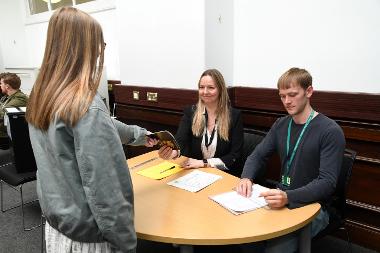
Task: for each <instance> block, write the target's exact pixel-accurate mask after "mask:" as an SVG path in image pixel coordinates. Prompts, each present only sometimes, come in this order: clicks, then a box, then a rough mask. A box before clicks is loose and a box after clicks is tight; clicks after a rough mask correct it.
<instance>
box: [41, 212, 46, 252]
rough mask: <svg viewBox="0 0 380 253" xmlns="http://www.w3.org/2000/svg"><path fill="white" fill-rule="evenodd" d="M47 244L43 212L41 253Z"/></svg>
mask: <svg viewBox="0 0 380 253" xmlns="http://www.w3.org/2000/svg"><path fill="white" fill-rule="evenodd" d="M44 246H45V216H44V215H43V214H41V253H44V252H45V251H44Z"/></svg>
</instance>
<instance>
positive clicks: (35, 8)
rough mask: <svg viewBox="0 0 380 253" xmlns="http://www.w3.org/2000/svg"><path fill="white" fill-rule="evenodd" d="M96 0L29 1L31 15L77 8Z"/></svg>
mask: <svg viewBox="0 0 380 253" xmlns="http://www.w3.org/2000/svg"><path fill="white" fill-rule="evenodd" d="M92 1H95V0H28V2H29V11H30V15H34V14H38V13H43V12H47V11H52V10H55V9H58V8H59V7H62V6H75V5H78V4H83V3H87V2H92Z"/></svg>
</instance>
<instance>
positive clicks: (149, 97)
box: [146, 92, 158, 102]
mask: <svg viewBox="0 0 380 253" xmlns="http://www.w3.org/2000/svg"><path fill="white" fill-rule="evenodd" d="M157 99H158V94H157V92H147V93H146V100H148V101H153V102H157Z"/></svg>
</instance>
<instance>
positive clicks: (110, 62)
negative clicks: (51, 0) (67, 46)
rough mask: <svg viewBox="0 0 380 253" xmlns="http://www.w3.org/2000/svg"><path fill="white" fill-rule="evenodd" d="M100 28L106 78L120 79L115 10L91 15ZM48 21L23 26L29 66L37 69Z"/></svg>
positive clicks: (40, 61)
mask: <svg viewBox="0 0 380 253" xmlns="http://www.w3.org/2000/svg"><path fill="white" fill-rule="evenodd" d="M91 15H92V16H93V17H94V18H95V19H96V20H97V21H98V22H99V23H100V24H101V26H102V29H103V35H104V40H105V41H106V43H107V47H106V53H105V59H104V64H105V66H107V71H108V73H107V76H108V77H109V78H110V79H116V80H119V79H120V69H119V49H118V46H119V45H118V43H117V38H116V30H115V29H116V28H115V27H116V25H115V24H116V23H117V22H116V21H115V9H110V10H105V11H101V12H96V13H92V14H91ZM47 28H48V20H45V21H44V22H41V23H32V24H26V25H25V28H24V29H25V34H26V38H27V40H28V51H29V52H30V54H31V65H32V66H35V67H39V66H40V65H41V63H42V59H43V55H44V51H45V43H46V33H47Z"/></svg>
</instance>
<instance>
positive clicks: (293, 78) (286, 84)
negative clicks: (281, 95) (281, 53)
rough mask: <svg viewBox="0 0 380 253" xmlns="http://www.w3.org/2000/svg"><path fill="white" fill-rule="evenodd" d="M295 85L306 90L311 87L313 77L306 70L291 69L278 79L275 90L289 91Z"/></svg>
mask: <svg viewBox="0 0 380 253" xmlns="http://www.w3.org/2000/svg"><path fill="white" fill-rule="evenodd" d="M295 84H296V85H297V84H298V85H299V86H301V87H302V88H303V89H304V90H306V89H307V88H308V87H309V86H312V85H313V77H312V76H311V75H310V73H309V72H308V71H307V70H306V69H299V68H291V69H289V70H288V71H286V72H285V73H284V74H282V76H281V77H280V78H279V79H278V82H277V88H278V89H289V88H290V87H292V86H293V85H295Z"/></svg>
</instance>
